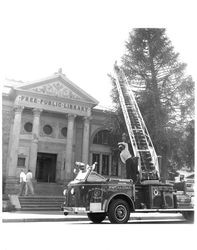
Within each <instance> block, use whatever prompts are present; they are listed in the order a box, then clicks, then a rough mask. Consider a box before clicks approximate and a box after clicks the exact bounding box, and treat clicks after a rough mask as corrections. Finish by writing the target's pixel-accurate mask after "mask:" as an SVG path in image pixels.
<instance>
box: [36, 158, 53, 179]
mask: <svg viewBox="0 0 197 250" xmlns="http://www.w3.org/2000/svg"><path fill="white" fill-rule="evenodd" d="M56 161H57V154H47V153H38V155H37V165H36V179H37V181H38V182H48V183H49V182H55V175H56Z"/></svg>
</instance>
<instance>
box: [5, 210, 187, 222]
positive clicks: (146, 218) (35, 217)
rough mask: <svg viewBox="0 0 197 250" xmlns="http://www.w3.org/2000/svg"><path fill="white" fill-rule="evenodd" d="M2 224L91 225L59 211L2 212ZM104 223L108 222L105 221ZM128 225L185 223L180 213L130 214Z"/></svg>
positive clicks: (78, 217)
mask: <svg viewBox="0 0 197 250" xmlns="http://www.w3.org/2000/svg"><path fill="white" fill-rule="evenodd" d="M1 217H2V222H5V223H10V222H58V221H59V222H61V221H62V222H63V221H64V222H80V221H81V222H84V221H86V222H87V223H91V221H89V219H88V217H87V215H75V214H74V215H67V216H65V215H64V214H63V212H61V211H55V212H53V211H15V212H3V213H2V214H1ZM105 222H109V221H108V220H107V219H106V220H105ZM129 222H130V223H143V222H145V223H151V222H155V223H157V222H161V223H162V222H175V223H176V222H185V219H184V218H183V216H182V214H180V213H135V214H131V217H130V220H129Z"/></svg>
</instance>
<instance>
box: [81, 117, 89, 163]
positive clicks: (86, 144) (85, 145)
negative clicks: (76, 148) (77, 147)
mask: <svg viewBox="0 0 197 250" xmlns="http://www.w3.org/2000/svg"><path fill="white" fill-rule="evenodd" d="M90 119H91V118H90V117H84V127H83V145H82V162H83V163H85V164H88V161H89V138H90Z"/></svg>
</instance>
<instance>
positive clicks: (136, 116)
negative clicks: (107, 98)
mask: <svg viewBox="0 0 197 250" xmlns="http://www.w3.org/2000/svg"><path fill="white" fill-rule="evenodd" d="M114 70H115V83H116V87H117V90H118V93H119V100H120V104H121V108H122V111H123V115H124V119H125V122H126V126H127V130H128V134H129V138H130V141H131V145H132V147H133V152H134V156H135V157H138V158H139V161H138V170H139V174H140V180H141V181H143V180H159V163H158V157H157V155H156V152H155V149H154V146H153V143H152V141H151V138H150V135H149V133H148V130H147V128H146V125H145V123H144V120H143V118H142V115H141V112H140V110H139V107H138V105H137V102H136V100H135V97H134V94H133V91H132V90H131V87H130V86H129V84H128V81H127V79H126V77H125V74H124V72H123V70H121V69H120V68H119V67H118V66H117V65H115V67H114Z"/></svg>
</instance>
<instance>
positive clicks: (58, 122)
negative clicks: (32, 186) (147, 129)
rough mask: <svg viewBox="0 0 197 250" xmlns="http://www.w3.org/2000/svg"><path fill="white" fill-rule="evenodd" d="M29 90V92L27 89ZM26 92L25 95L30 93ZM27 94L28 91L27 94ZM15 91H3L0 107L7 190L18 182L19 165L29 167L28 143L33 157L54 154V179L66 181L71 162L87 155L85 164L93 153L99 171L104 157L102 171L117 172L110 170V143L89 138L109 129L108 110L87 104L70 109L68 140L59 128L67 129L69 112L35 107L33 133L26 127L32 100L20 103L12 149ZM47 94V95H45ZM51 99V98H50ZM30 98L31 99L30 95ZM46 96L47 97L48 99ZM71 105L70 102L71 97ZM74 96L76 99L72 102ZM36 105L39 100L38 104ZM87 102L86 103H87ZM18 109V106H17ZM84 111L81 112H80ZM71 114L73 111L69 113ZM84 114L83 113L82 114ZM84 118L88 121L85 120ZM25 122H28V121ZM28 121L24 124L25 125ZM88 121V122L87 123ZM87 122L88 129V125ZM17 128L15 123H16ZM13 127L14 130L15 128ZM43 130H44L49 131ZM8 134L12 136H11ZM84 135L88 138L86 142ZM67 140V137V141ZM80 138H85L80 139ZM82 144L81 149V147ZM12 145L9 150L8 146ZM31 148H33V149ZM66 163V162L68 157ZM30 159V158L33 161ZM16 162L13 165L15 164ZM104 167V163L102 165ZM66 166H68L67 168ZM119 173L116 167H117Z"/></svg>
mask: <svg viewBox="0 0 197 250" xmlns="http://www.w3.org/2000/svg"><path fill="white" fill-rule="evenodd" d="M30 94H31V93H30ZM30 94H29V95H30ZM27 95H28V94H27ZM33 95H34V99H36V94H35V93H33ZM16 97H17V94H15V95H14V94H13V95H3V108H2V118H3V119H2V123H3V124H2V125H3V126H2V134H3V147H2V156H3V157H2V166H3V171H2V173H3V180H4V181H3V183H7V184H6V185H9V188H8V189H9V190H11V188H10V187H11V186H12V185H13V186H14V185H15V186H16V183H17V182H18V179H19V175H20V171H21V168H23V169H25V170H26V171H27V170H28V169H29V168H32V145H33V146H34V150H35V148H36V154H34V155H35V157H37V155H38V154H39V155H40V154H41V153H42V154H43V155H44V154H55V155H56V175H55V182H56V183H63V182H65V181H69V180H71V179H72V178H73V169H74V163H75V162H76V161H83V159H87V161H88V162H87V163H88V164H92V163H93V156H94V154H99V156H100V162H99V164H100V170H99V173H101V174H103V172H102V168H104V166H103V164H104V161H105V165H106V164H108V168H109V171H107V172H106V173H105V175H106V174H107V175H108V176H111V174H112V175H117V174H114V171H112V167H111V166H112V160H113V159H112V151H111V147H110V145H99V144H94V143H93V140H94V137H95V135H96V133H98V132H99V131H101V130H106V129H109V128H108V126H107V124H108V122H107V121H108V117H109V112H108V113H107V112H103V111H102V110H98V109H93V108H91V110H90V108H88V113H87V114H85V112H84V111H83V112H84V113H83V114H81V113H80V112H78V111H73V110H72V111H71V113H72V112H75V113H74V126H73V137H72V141H71V140H70V138H69V139H68V136H65V135H63V133H62V129H64V130H65V129H68V127H69V119H70V118H69V113H63V112H61V110H60V108H59V109H58V108H57V111H56V110H55V108H53V110H45V109H44V110H43V109H42V110H40V106H39V107H38V108H39V110H40V111H39V112H40V115H39V119H38V120H39V122H38V120H37V122H38V124H39V126H38V127H39V129H38V130H37V131H38V134H37V135H36V134H34V132H33V130H29V131H27V127H28V128H29V126H30V124H31V125H32V126H34V125H33V124H34V121H35V111H34V109H35V103H32V105H34V106H33V107H31V106H30V104H29V103H28V105H27V106H24V107H23V108H22V109H21V110H22V111H21V113H20V114H19V113H18V114H19V117H20V116H21V120H20V118H18V119H19V120H17V122H18V124H19V123H20V127H18V128H19V130H18V131H19V132H18V144H17V143H16V145H17V146H16V149H15V150H13V147H12V143H13V142H14V140H15V136H16V137H17V135H15V134H13V131H14V121H15V117H16V115H17V113H16V112H18V111H16V110H14V109H15V106H16V105H17V107H18V106H19V105H18V103H17V104H16V101H15V100H16ZM45 98H47V97H45ZM48 98H49V97H48ZM52 99H53V98H52ZM32 100H33V99H32ZM49 100H50V99H49ZM72 103H73V105H75V104H74V102H73V100H72ZM77 103H78V100H76V105H77ZM39 105H40V104H39ZM88 105H89V104H88ZM19 111H20V110H19ZM84 114H85V115H84ZM71 115H72V116H73V114H71ZM86 115H87V116H86ZM87 118H88V121H87ZM28 123H29V124H28ZM27 124H28V126H27ZM87 124H90V125H87ZM45 126H50V127H48V129H49V130H50V128H51V132H50V133H46V131H45V130H44V127H45ZM88 126H89V129H88ZM16 128H17V126H16ZM16 128H15V130H16ZM45 129H46V128H45ZM49 130H47V131H49ZM11 138H12V139H11ZM87 139H88V140H89V142H87ZM68 140H69V141H68ZM84 141H86V142H85V143H84ZM68 145H72V147H71V149H70V151H69V152H70V153H69V154H68V151H67V149H68ZM84 146H85V148H86V149H85V150H84ZM9 148H12V150H9ZM10 152H13V154H15V155H16V157H17V161H16V163H15V164H13V159H12V157H14V156H12V154H10ZM34 152H35V151H34ZM68 157H69V158H70V159H69V164H68V159H67V158H68ZM10 162H11V163H10ZM33 162H34V161H33ZM37 164H38V162H37V163H36V159H35V163H34V166H33V169H31V170H32V173H33V176H34V177H35V179H36V171H37ZM10 165H11V166H12V170H11V171H10ZM15 165H16V166H15ZM105 167H106V166H105ZM68 168H69V169H68ZM117 173H118V174H120V172H119V171H117Z"/></svg>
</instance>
